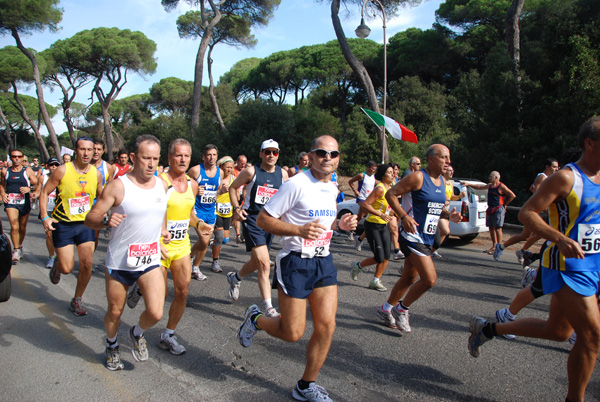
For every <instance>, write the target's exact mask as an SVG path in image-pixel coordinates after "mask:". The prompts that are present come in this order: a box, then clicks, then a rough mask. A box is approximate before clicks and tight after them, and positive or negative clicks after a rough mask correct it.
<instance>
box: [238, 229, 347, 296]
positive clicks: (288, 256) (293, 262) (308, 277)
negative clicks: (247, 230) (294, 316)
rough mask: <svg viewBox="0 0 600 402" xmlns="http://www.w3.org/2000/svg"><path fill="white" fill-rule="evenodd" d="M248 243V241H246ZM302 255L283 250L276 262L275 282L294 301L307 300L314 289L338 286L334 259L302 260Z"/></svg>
mask: <svg viewBox="0 0 600 402" xmlns="http://www.w3.org/2000/svg"><path fill="white" fill-rule="evenodd" d="M246 241H247V240H246ZM301 255H302V253H298V252H296V251H284V250H281V251H280V252H279V253H278V254H277V259H276V261H275V276H274V278H273V282H275V280H277V283H278V284H279V286H280V287H281V290H283V292H284V293H285V294H286V295H288V296H290V297H293V298H294V299H306V298H308V296H310V294H311V293H312V291H313V290H314V289H317V288H324V287H326V286H333V285H337V283H338V282H337V269H335V266H334V265H333V257H332V256H331V254H329V255H328V256H327V257H314V258H302V257H301Z"/></svg>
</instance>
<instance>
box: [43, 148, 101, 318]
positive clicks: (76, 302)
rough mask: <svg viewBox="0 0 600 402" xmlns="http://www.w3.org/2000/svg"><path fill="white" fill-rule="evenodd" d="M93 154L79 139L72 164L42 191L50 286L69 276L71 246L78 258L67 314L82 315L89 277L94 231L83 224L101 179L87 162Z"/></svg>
mask: <svg viewBox="0 0 600 402" xmlns="http://www.w3.org/2000/svg"><path fill="white" fill-rule="evenodd" d="M93 152H94V142H93V141H92V139H91V138H88V137H80V138H78V139H77V142H76V143H75V155H76V157H75V160H74V161H73V162H68V163H66V164H64V165H61V166H59V167H58V168H57V169H56V170H55V171H54V173H52V176H50V178H49V179H48V182H47V183H46V185H45V186H44V188H43V189H42V193H41V195H40V217H41V218H42V224H43V225H44V230H45V231H46V232H52V241H53V243H54V249H55V250H56V256H57V262H55V263H54V266H53V267H52V269H50V273H49V277H50V281H51V282H52V283H53V284H55V285H56V284H57V283H58V282H59V281H60V275H61V274H70V273H71V271H73V268H75V246H77V255H78V256H79V273H78V274H77V286H76V288H75V296H74V297H73V300H72V301H71V306H70V307H71V311H72V312H73V314H75V315H77V316H81V315H86V314H87V310H86V308H85V305H84V304H83V301H82V299H81V298H82V297H83V293H84V292H85V289H86V287H87V285H88V282H89V281H90V278H91V276H92V263H93V255H94V238H95V235H94V231H93V230H92V229H89V228H86V227H85V225H84V223H83V222H84V220H85V217H86V215H87V214H88V212H89V211H90V208H91V207H92V205H93V203H94V200H95V199H96V197H97V196H98V195H99V194H100V193H101V192H102V176H101V175H100V172H98V170H97V169H96V168H95V167H93V166H92V165H91V164H90V162H91V160H92V153H93ZM54 190H57V196H56V203H55V206H54V210H53V211H52V213H51V214H50V215H48V213H47V211H48V203H49V199H50V194H52V193H53V192H54Z"/></svg>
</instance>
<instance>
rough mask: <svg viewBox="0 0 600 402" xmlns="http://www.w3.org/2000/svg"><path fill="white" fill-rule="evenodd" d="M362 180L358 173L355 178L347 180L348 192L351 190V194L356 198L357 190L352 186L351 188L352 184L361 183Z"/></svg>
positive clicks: (360, 174)
mask: <svg viewBox="0 0 600 402" xmlns="http://www.w3.org/2000/svg"><path fill="white" fill-rule="evenodd" d="M362 179H363V174H362V173H359V174H357V175H356V176H354V177H353V178H351V179H350V180H348V187H350V190H352V192H353V193H354V195H355V196H356V197H358V190H357V189H356V188H354V186H352V184H354V183H355V182H357V181H361V180H362Z"/></svg>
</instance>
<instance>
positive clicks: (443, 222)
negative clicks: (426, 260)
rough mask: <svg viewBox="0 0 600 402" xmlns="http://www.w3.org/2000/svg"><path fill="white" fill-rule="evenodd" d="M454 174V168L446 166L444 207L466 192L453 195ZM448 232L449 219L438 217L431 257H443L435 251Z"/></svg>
mask: <svg viewBox="0 0 600 402" xmlns="http://www.w3.org/2000/svg"><path fill="white" fill-rule="evenodd" d="M453 176H454V168H453V167H452V166H448V169H447V170H446V172H445V173H444V183H445V185H446V187H445V191H446V206H445V207H444V209H446V210H447V209H448V206H449V205H450V201H459V200H461V199H462V198H463V197H464V196H465V195H466V193H465V192H464V191H463V192H461V193H460V194H459V195H454V182H453V181H452V177H453ZM449 234H450V221H449V220H448V218H447V217H440V220H439V222H438V229H437V232H436V233H435V241H434V243H433V244H434V246H433V248H432V250H433V252H432V253H431V258H443V257H442V256H441V255H440V253H438V252H437V249H439V248H440V247H441V246H442V243H444V240H446V237H448V235H449Z"/></svg>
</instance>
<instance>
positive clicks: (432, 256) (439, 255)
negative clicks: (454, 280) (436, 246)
mask: <svg viewBox="0 0 600 402" xmlns="http://www.w3.org/2000/svg"><path fill="white" fill-rule="evenodd" d="M431 258H435V259H437V260H439V259H442V258H444V257H442V255H441V254H440V253H438V252H437V251H434V252H433V253H431Z"/></svg>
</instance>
